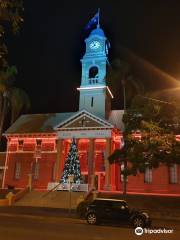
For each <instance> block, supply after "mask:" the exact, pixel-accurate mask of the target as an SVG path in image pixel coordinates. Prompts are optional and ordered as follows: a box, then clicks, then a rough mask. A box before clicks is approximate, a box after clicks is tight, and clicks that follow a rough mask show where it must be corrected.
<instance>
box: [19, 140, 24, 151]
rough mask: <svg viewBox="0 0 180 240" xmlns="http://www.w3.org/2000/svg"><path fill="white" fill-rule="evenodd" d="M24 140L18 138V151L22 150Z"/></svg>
mask: <svg viewBox="0 0 180 240" xmlns="http://www.w3.org/2000/svg"><path fill="white" fill-rule="evenodd" d="M23 145H24V140H18V151H23Z"/></svg>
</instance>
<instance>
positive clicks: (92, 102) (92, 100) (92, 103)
mask: <svg viewBox="0 0 180 240" xmlns="http://www.w3.org/2000/svg"><path fill="white" fill-rule="evenodd" d="M93 105H94V97H92V98H91V107H93Z"/></svg>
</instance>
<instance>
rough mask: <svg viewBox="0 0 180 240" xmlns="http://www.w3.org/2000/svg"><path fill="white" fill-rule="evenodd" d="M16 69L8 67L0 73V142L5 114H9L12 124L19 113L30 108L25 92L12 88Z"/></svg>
mask: <svg viewBox="0 0 180 240" xmlns="http://www.w3.org/2000/svg"><path fill="white" fill-rule="evenodd" d="M16 74H17V69H16V67H14V66H12V67H8V68H7V69H6V71H0V140H1V137H2V133H3V130H4V123H5V119H6V116H7V113H8V112H10V115H11V119H10V123H11V124H12V123H13V122H14V121H15V120H16V119H17V118H18V116H19V115H20V114H21V112H22V111H23V112H27V111H28V110H29V108H30V100H29V97H28V95H27V94H26V92H25V91H24V90H22V89H20V88H16V87H14V86H13V82H14V80H15V75H16Z"/></svg>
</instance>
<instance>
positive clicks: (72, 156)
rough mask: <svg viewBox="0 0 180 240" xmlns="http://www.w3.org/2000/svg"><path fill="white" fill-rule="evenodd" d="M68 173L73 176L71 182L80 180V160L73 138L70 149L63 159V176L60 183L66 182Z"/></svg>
mask: <svg viewBox="0 0 180 240" xmlns="http://www.w3.org/2000/svg"><path fill="white" fill-rule="evenodd" d="M70 175H73V176H74V179H73V182H74V183H77V184H79V183H80V181H81V170H80V161H79V156H78V150H77V146H76V143H75V140H74V139H73V141H72V143H71V146H70V150H69V153H68V156H67V159H66V161H65V165H64V171H63V176H62V178H61V182H62V183H67V181H68V177H69V176H70Z"/></svg>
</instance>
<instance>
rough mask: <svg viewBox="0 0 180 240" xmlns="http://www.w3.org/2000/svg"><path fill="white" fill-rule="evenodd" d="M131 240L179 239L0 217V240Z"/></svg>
mask: <svg viewBox="0 0 180 240" xmlns="http://www.w3.org/2000/svg"><path fill="white" fill-rule="evenodd" d="M82 239H83V240H121V239H122V240H131V239H141V240H142V239H149V240H150V239H151V240H152V239H156V240H157V239H158V240H161V239H163V240H164V239H165V240H169V239H170V240H171V239H173V240H177V239H180V228H177V230H174V233H172V234H143V235H142V236H136V235H135V233H134V230H133V229H132V228H129V227H117V226H90V225H88V224H87V223H86V222H85V221H84V220H80V219H75V218H67V217H52V216H51V217H46V216H30V215H17V214H8V213H1V214H0V240H82Z"/></svg>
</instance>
